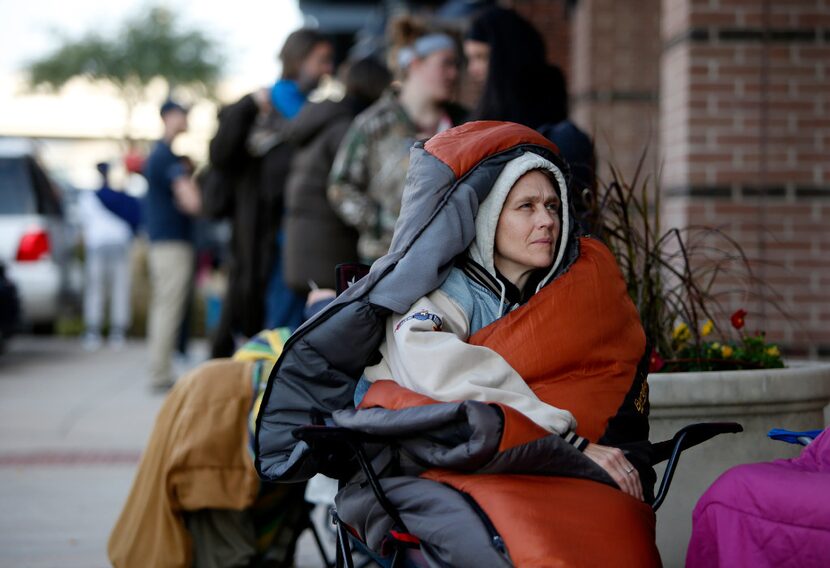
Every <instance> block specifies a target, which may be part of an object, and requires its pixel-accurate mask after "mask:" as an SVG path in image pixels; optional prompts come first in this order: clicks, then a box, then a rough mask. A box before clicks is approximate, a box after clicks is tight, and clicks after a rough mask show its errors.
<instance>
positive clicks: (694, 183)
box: [660, 0, 830, 356]
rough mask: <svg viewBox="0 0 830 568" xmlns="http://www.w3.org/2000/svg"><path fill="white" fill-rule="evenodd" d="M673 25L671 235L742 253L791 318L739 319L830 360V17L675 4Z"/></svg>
mask: <svg viewBox="0 0 830 568" xmlns="http://www.w3.org/2000/svg"><path fill="white" fill-rule="evenodd" d="M662 12H663V21H662V31H661V35H662V41H663V55H662V62H661V95H660V125H661V150H662V159H663V166H664V170H663V191H664V196H665V197H664V201H663V202H664V206H665V210H666V211H665V216H664V220H665V222H666V225H667V226H668V225H671V226H680V227H683V226H687V225H706V226H711V227H717V228H720V229H723V230H724V231H726V232H727V233H728V234H730V235H731V236H732V237H734V238H735V239H737V240H738V241H739V242H740V244H741V245H742V247H743V248H744V250H745V251H746V252H747V254H748V255H749V256H750V258H751V259H752V260H753V263H754V269H755V271H756V275H757V276H759V277H760V278H761V279H762V280H763V282H764V283H765V285H766V286H768V287H769V288H770V289H771V290H773V291H774V292H775V293H777V294H778V295H780V298H781V300H783V303H782V306H781V307H782V308H783V310H784V311H785V312H786V313H787V316H784V315H782V314H781V313H780V312H779V311H778V310H777V309H776V308H775V307H774V306H773V305H772V303H771V302H761V301H756V300H754V299H752V298H748V297H746V296H744V295H742V294H732V295H731V296H727V298H726V299H727V308H728V309H734V308H737V307H745V308H746V309H747V310H749V311H750V316H749V322H748V328H749V330H750V331H755V330H760V329H765V330H766V331H767V333H768V337H769V338H770V339H772V340H774V341H779V342H781V343H782V344H783V345H784V346H785V348H788V349H785V354H787V352H788V353H789V354H791V355H792V354H804V353H807V354H810V355H812V356H816V355H823V356H830V229H828V222H830V119H828V118H827V113H828V112H830V106H828V94H830V86H828V80H829V79H830V69H829V68H828V66H829V65H830V41H828V35H827V34H828V32H827V29H828V26H830V5H828V4H827V2H826V1H823V0H792V1H789V2H773V1H772V0H709V1H704V0H663V7H662ZM763 288H764V286H762V285H758V286H755V287H754V288H753V290H752V291H753V292H754V293H765V294H766V295H768V296H769V295H770V293H769V290H764V289H763ZM789 320H792V321H789Z"/></svg>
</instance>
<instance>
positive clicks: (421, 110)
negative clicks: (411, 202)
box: [328, 17, 466, 263]
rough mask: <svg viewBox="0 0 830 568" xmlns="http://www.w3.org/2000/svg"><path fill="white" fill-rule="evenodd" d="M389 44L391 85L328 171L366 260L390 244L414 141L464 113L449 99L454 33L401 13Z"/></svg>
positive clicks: (339, 208) (454, 74) (454, 71)
mask: <svg viewBox="0 0 830 568" xmlns="http://www.w3.org/2000/svg"><path fill="white" fill-rule="evenodd" d="M391 43H392V49H391V50H390V57H389V63H390V67H392V68H393V70H394V71H395V73H396V78H397V81H396V84H395V86H393V88H392V89H390V90H389V91H388V92H387V93H385V94H384V96H382V97H381V98H380V100H378V101H377V102H376V103H375V104H373V105H372V106H370V107H369V108H368V109H366V110H365V111H364V112H363V113H361V114H360V115H358V117H357V118H356V119H355V121H354V123H353V124H352V126H351V127H350V129H349V131H348V132H347V133H346V135H345V137H344V139H343V142H342V143H341V145H340V149H339V151H338V153H337V157H336V158H335V161H334V166H333V168H332V171H331V174H330V177H329V187H328V198H329V202H330V203H331V205H332V207H333V208H334V210H335V212H336V213H337V215H338V216H339V217H340V218H341V219H342V220H343V221H344V222H345V223H346V224H347V225H348V226H350V227H354V228H355V229H356V230H357V231H358V233H359V239H358V253H359V256H360V259H361V261H363V262H366V263H371V262H373V261H374V260H376V259H377V258H380V257H381V256H383V255H384V254H386V252H387V250H388V249H389V245H390V243H391V242H392V232H393V229H394V227H395V222H396V221H397V218H398V213H399V212H400V208H401V195H402V193H403V186H404V178H405V177H406V170H407V167H408V165H409V149H410V147H411V146H412V144H413V143H414V142H415V141H416V140H419V139H422V138H428V137H430V136H432V135H434V134H437V133H439V132H442V131H444V130H447V129H448V128H450V127H452V126H454V125H457V124H460V123H461V122H463V120H464V118H465V114H466V113H465V111H464V109H462V108H461V107H460V106H458V105H456V104H454V103H452V102H451V100H452V98H453V95H454V92H455V87H456V81H457V79H458V50H457V47H456V42H455V40H454V39H453V38H452V37H450V36H449V35H447V34H443V33H428V32H427V30H426V29H425V28H424V27H423V26H421V25H420V24H418V23H417V22H416V21H415V20H412V19H411V18H408V17H405V18H400V19H398V20H396V21H395V22H394V23H393V26H392V33H391Z"/></svg>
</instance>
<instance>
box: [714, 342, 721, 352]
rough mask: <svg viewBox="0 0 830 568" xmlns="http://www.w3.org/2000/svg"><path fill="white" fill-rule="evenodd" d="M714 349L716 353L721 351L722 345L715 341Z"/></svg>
mask: <svg viewBox="0 0 830 568" xmlns="http://www.w3.org/2000/svg"><path fill="white" fill-rule="evenodd" d="M712 349H714V350H715V351H720V343H718V342H717V341H715V342H714V343H713V344H712Z"/></svg>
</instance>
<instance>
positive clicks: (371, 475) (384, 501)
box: [291, 424, 409, 532]
mask: <svg viewBox="0 0 830 568" xmlns="http://www.w3.org/2000/svg"><path fill="white" fill-rule="evenodd" d="M291 434H292V435H293V436H294V437H295V438H297V439H298V440H302V441H304V442H306V443H307V444H308V445H309V446H311V447H312V448H313V447H314V446H315V445H316V446H325V447H328V448H332V447H335V448H337V450H338V451H340V452H342V451H344V450H347V449H350V450H351V451H352V452H353V453H354V456H355V457H356V458H357V463H358V464H359V465H360V469H362V470H363V474H364V475H365V476H366V480H367V481H368V482H369V486H370V487H371V488H372V492H373V493H374V494H375V498H377V500H378V503H380V506H381V507H383V510H384V511H386V514H387V515H389V517H391V518H392V520H393V521H394V522H395V523H396V524H397V525H398V526H399V527H400V528H401V529H402V530H403V532H409V530H408V529H407V528H406V524H404V522H403V520H402V519H401V517H400V515H399V514H398V511H397V509H395V506H394V505H392V503H391V502H390V501H389V498H388V497H387V496H386V492H385V491H384V490H383V486H382V485H381V483H380V477H379V476H378V474H377V472H376V471H375V468H374V467H373V466H372V460H371V459H369V456H368V455H367V454H366V449H365V448H364V447H363V445H364V444H369V443H374V444H377V443H385V444H389V443H392V442H393V441H394V439H393V438H389V437H383V436H374V435H371V434H365V433H363V432H356V431H354V430H350V429H348V428H342V427H340V426H325V425H316V424H314V425H307V426H300V427H299V428H295V429H294V430H293V431H292V432H291Z"/></svg>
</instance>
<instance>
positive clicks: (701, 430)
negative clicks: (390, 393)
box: [293, 422, 743, 568]
mask: <svg viewBox="0 0 830 568" xmlns="http://www.w3.org/2000/svg"><path fill="white" fill-rule="evenodd" d="M742 431H743V427H742V426H741V425H740V424H738V423H736V422H704V423H698V424H690V425H688V426H686V427H684V428H682V429H680V430H679V431H678V432H677V433H676V434H675V435H674V436H673V437H672V439H670V440H665V441H662V442H657V443H654V444H652V450H653V456H654V457H653V460H652V465H657V464H659V463H662V462H664V461H667V462H668V463H667V464H666V469H665V471H664V472H663V477H662V479H661V481H660V486H659V489H658V491H657V495H656V496H655V498H654V501H653V502H652V504H651V507H652V509H653V510H654V511H657V509H659V508H660V506H661V505H662V504H663V503H664V502H665V500H666V496H667V495H668V492H669V488H670V486H671V482H672V479H673V478H674V474H675V471H676V470H677V466H678V464H679V463H680V455H681V454H682V453H683V452H684V451H685V450H688V449H689V448H692V447H694V446H697V445H699V444H702V443H703V442H706V441H708V440H710V439H711V438H714V437H715V436H718V435H720V434H736V433H739V432H742ZM293 434H294V437H295V438H297V439H298V440H302V441H304V442H306V443H308V444H309V445H310V446H311V447H315V446H320V445H325V446H330V445H332V444H336V445H338V446H340V447H342V446H343V445H345V446H347V447H348V448H350V449H351V451H352V452H353V455H354V457H355V458H356V460H357V463H358V465H359V466H360V469H361V471H362V472H363V474H364V475H365V476H366V480H367V482H368V484H369V486H370V487H371V489H372V492H373V493H374V495H375V497H376V498H377V500H378V503H379V504H380V506H381V507H382V508H383V510H384V511H385V512H386V514H387V515H389V517H390V518H391V519H392V521H393V522H394V524H395V526H396V527H397V530H399V531H400V532H401V533H404V534H409V531H408V530H407V528H406V524H405V523H404V522H403V519H401V517H400V515H399V514H398V511H397V509H395V506H394V505H393V504H392V503H391V502H390V501H389V499H388V497H387V496H386V493H385V492H384V490H383V486H382V485H381V483H380V476H379V475H378V474H377V472H376V471H375V469H374V467H373V466H372V462H371V460H370V459H369V457H368V455H367V453H366V449H365V447H364V445H365V444H369V443H374V444H377V443H386V444H394V443H395V440H394V439H385V438H382V437H378V436H372V435H367V434H363V433H360V432H355V431H353V430H349V429H348V428H339V427H328V426H303V427H300V428H297V429H296V430H294V432H293ZM332 522H333V523H334V524H335V526H336V535H337V548H336V556H335V562H334V566H335V567H336V568H354V562H353V560H352V550H351V545H350V537H349V532H348V529H347V528H346V526H345V524H344V523H343V522H341V521H340V518H339V517H338V516H337V511H336V510H332ZM314 536H315V538H316V539H317V540H318V546H320V549H321V551H322V545H321V544H320V543H319V536H318V535H317V534H316V531H315V535H314ZM412 546H413V544H412V543H411V542H404V541H398V542H396V545H395V547H394V553H393V555H392V560H391V566H392V568H402V567H403V565H404V561H405V553H406V549H407V548H411V547H412ZM326 566H331V565H330V564H329V562H328V560H327V559H326Z"/></svg>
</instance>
